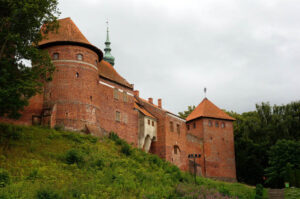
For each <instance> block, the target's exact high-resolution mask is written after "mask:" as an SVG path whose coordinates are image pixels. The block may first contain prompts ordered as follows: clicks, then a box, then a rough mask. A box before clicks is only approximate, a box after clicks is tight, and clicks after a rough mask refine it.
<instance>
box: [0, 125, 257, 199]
mask: <svg viewBox="0 0 300 199" xmlns="http://www.w3.org/2000/svg"><path fill="white" fill-rule="evenodd" d="M205 196H206V198H236V197H238V198H247V199H249V198H254V197H255V189H254V188H253V187H249V186H246V185H243V184H239V183H225V182H219V181H214V180H209V179H205V178H200V177H199V178H197V185H195V184H194V179H193V177H192V176H191V175H190V174H188V173H184V172H181V171H180V170H179V169H178V168H177V167H176V166H173V165H171V164H170V163H167V162H166V161H163V160H161V159H160V158H158V157H157V156H156V155H151V154H146V153H144V152H143V151H141V150H138V149H135V148H133V147H131V146H130V145H128V144H127V143H126V142H125V141H123V140H121V139H119V138H118V136H116V135H115V134H111V136H110V137H105V138H96V137H93V136H90V135H83V134H79V133H73V132H66V131H56V130H54V129H48V128H42V127H24V126H13V125H7V124H0V199H12V198H24V199H31V198H34V199H35V198H36V199H54V198H67V199H72V198H80V199H96V198H126V199H127V198H142V199H143V198H145V199H147V198H149V199H154V198H157V199H161V198H196V197H197V198H205Z"/></svg>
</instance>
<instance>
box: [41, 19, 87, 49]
mask: <svg viewBox="0 0 300 199" xmlns="http://www.w3.org/2000/svg"><path fill="white" fill-rule="evenodd" d="M58 23H59V28H58V30H57V32H56V31H52V32H49V33H48V35H47V36H46V38H45V39H43V40H42V41H40V42H39V45H44V44H46V43H52V42H58V41H73V42H79V43H84V44H89V45H91V43H90V42H89V41H88V40H87V39H86V38H85V36H84V35H83V34H82V33H81V32H80V30H79V29H78V27H77V26H76V25H75V23H74V22H73V21H72V19H71V18H70V17H68V18H64V19H59V20H58Z"/></svg>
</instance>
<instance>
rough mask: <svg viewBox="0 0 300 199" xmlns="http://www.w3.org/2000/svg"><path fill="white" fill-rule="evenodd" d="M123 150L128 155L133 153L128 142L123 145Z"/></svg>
mask: <svg viewBox="0 0 300 199" xmlns="http://www.w3.org/2000/svg"><path fill="white" fill-rule="evenodd" d="M121 152H122V153H124V154H125V155H127V156H130V155H131V148H130V146H129V145H128V144H127V143H125V144H123V145H122V147H121Z"/></svg>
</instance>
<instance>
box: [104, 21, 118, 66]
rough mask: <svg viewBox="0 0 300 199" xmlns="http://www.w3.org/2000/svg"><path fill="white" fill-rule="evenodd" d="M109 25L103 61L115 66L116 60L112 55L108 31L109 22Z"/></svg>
mask: <svg viewBox="0 0 300 199" xmlns="http://www.w3.org/2000/svg"><path fill="white" fill-rule="evenodd" d="M106 23H107V34H106V41H105V48H104V51H105V54H104V56H103V60H104V61H107V62H108V63H110V64H111V65H112V66H113V65H114V64H115V58H114V56H112V55H111V54H110V51H111V48H110V41H109V30H108V21H107V22H106Z"/></svg>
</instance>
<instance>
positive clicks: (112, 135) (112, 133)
mask: <svg viewBox="0 0 300 199" xmlns="http://www.w3.org/2000/svg"><path fill="white" fill-rule="evenodd" d="M108 138H109V139H111V140H113V141H115V142H116V141H118V140H119V139H120V138H119V136H118V135H117V134H116V133H114V132H110V133H109V135H108Z"/></svg>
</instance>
